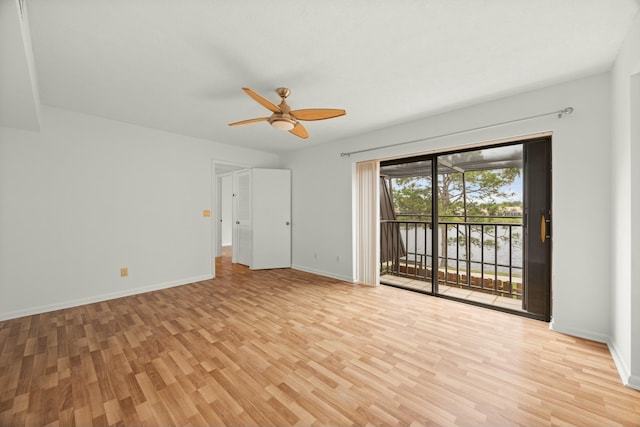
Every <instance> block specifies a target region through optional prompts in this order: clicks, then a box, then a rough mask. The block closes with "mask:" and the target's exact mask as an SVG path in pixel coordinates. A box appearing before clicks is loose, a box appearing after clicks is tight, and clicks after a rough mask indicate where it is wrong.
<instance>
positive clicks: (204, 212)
mask: <svg viewBox="0 0 640 427" xmlns="http://www.w3.org/2000/svg"><path fill="white" fill-rule="evenodd" d="M202 216H204V217H210V216H211V211H210V210H209V209H205V210H203V211H202Z"/></svg>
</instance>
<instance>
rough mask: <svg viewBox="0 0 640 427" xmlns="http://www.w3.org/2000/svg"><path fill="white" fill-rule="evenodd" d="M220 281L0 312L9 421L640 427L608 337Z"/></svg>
mask: <svg viewBox="0 0 640 427" xmlns="http://www.w3.org/2000/svg"><path fill="white" fill-rule="evenodd" d="M217 275H218V277H217V278H216V279H215V280H211V281H204V282H199V283H194V284H190V285H185V286H180V287H176V288H172V289H167V290H162V291H157V292H151V293H147V294H143V295H137V296H131V297H127V298H121V299H117V300H112V301H108V302H103V303H98V304H90V305H86V306H82V307H77V308H72V309H67V310H61V311H56V312H52V313H46V314H41V315H36V316H29V317H24V318H20V319H15V320H9V321H5V322H0V425H1V426H22V425H31V426H47V425H51V426H57V425H60V426H72V425H75V426H90V425H126V426H137V425H161V426H169V425H191V426H199V425H234V426H239V425H251V426H255V425H260V426H262V425H277V426H286V425H298V426H311V425H331V426H341V425H368V424H369V425H385V426H386V425H401V426H409V425H473V426H476V425H491V426H498V425H526V426H533V425H585V426H586V425H598V426H604V425H606V426H610V425H640V392H638V391H636V390H632V389H628V388H625V387H624V386H622V385H621V383H620V378H619V377H618V374H617V372H616V369H615V367H614V364H613V362H612V360H611V357H610V355H609V353H608V351H607V348H606V346H605V345H603V344H598V343H594V342H590V341H586V340H582V339H577V338H572V337H569V336H565V335H561V334H558V333H554V332H551V331H549V330H548V324H546V323H543V322H538V321H535V320H531V319H526V318H522V317H518V316H512V315H508V314H505V313H500V312H495V311H491V310H487V309H483V308H479V307H474V306H469V305H465V304H460V303H455V302H452V301H447V300H444V299H438V298H433V297H429V296H427V295H421V294H416V293H413V292H409V291H404V290H401V289H396V288H391V287H385V286H379V287H375V288H374V287H364V286H358V285H352V284H349V283H344V282H340V281H337V280H332V279H328V278H324V277H319V276H314V275H312V274H307V273H303V272H299V271H293V270H274V271H250V270H248V269H247V268H246V267H241V266H231V264H230V263H229V260H228V259H224V260H223V259H219V260H218V266H217Z"/></svg>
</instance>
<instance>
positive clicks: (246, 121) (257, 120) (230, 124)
mask: <svg viewBox="0 0 640 427" xmlns="http://www.w3.org/2000/svg"><path fill="white" fill-rule="evenodd" d="M267 120H269V117H260V118H257V119H249V120H242V121H240V122H235V123H229V126H240V125H248V124H250V123H258V122H266V121H267Z"/></svg>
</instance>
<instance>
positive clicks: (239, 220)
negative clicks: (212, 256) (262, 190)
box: [232, 170, 252, 266]
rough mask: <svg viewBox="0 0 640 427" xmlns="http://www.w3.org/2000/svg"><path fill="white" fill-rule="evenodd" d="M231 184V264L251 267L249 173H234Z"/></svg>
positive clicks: (245, 171) (244, 171)
mask: <svg viewBox="0 0 640 427" xmlns="http://www.w3.org/2000/svg"><path fill="white" fill-rule="evenodd" d="M233 184H234V190H233V199H234V207H235V212H234V221H233V222H234V224H233V234H234V235H233V249H232V250H233V262H236V263H238V264H244V265H247V266H251V254H252V231H251V209H252V207H251V205H252V203H251V171H250V170H243V171H239V172H234V173H233Z"/></svg>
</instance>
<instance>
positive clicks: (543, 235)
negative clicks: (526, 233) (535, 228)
mask: <svg viewBox="0 0 640 427" xmlns="http://www.w3.org/2000/svg"><path fill="white" fill-rule="evenodd" d="M550 223H551V220H550V219H547V218H546V217H545V216H544V213H542V214H541V215H540V241H541V242H542V243H544V242H545V241H546V240H547V239H549V238H551V235H549V234H547V224H550Z"/></svg>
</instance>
